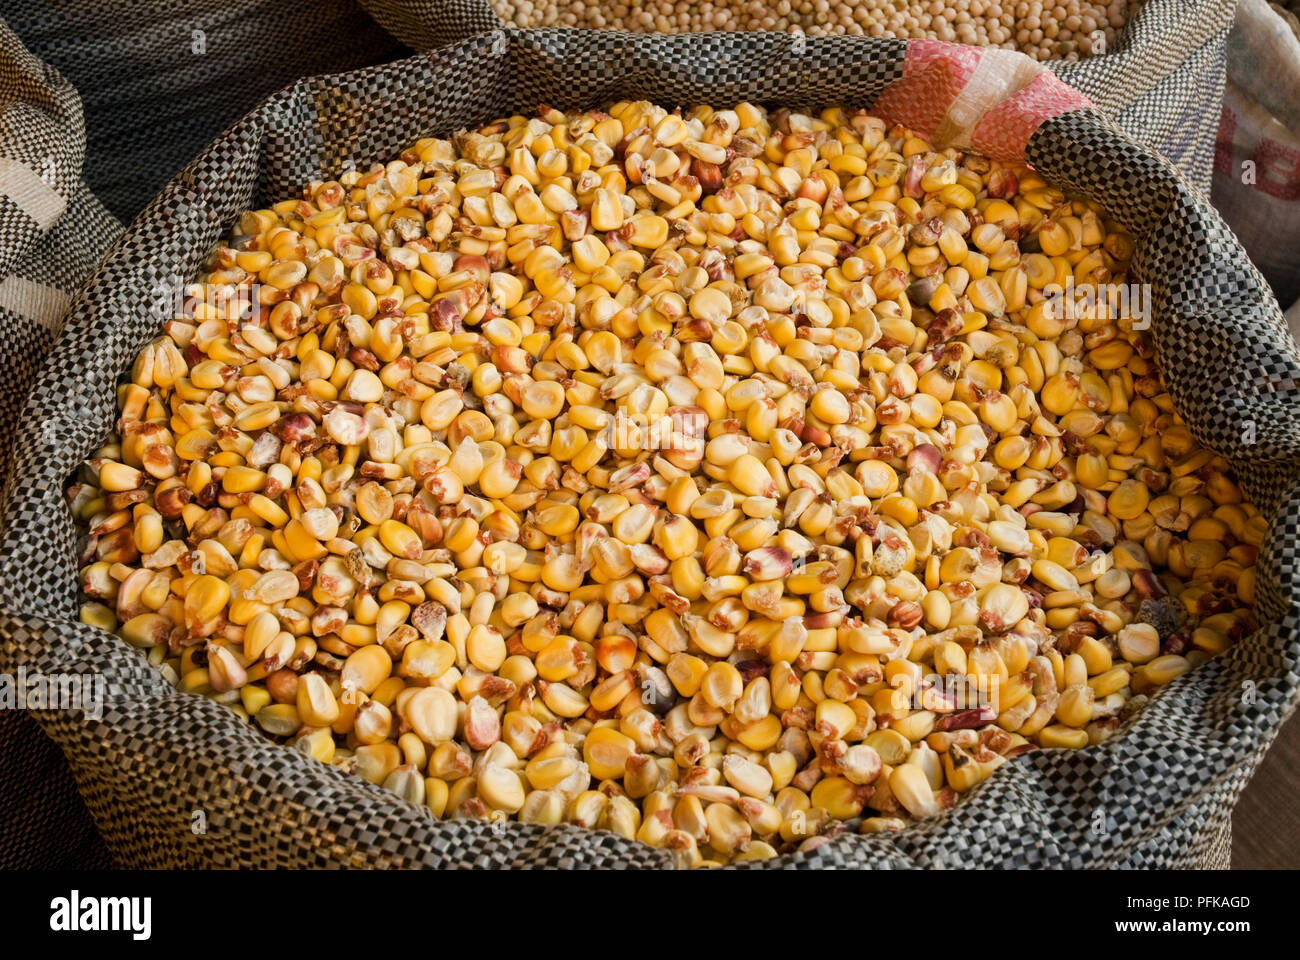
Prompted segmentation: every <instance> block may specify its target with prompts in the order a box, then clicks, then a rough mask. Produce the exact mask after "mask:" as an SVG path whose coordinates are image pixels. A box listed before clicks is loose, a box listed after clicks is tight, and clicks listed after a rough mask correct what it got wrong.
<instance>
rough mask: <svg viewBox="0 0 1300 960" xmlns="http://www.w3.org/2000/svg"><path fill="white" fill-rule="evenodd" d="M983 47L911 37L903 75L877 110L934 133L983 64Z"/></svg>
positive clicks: (927, 133)
mask: <svg viewBox="0 0 1300 960" xmlns="http://www.w3.org/2000/svg"><path fill="white" fill-rule="evenodd" d="M982 52H983V51H982V49H981V48H980V47H967V46H963V45H962V44H959V43H945V42H944V41H942V40H908V41H907V53H906V54H905V56H904V59H903V75H902V76H901V77H899V78H898V79H897V80H895V81H894V82H893V83H891V84H890V85H889V88H888V89H887V90H885V92H884V93H882V94H881V95H880V97H879V99H877V100H876V105H875V106H874V107H873V108H872V112H873V113H877V114H879V115H880V116H882V117H884V118H886V119H887V120H890V121H892V122H894V123H901V124H904V125H905V126H908V127H910V128H911V129H913V130H915V131H916V132H917V133H919V134H920V135H921V136H923V137H925V138H926V139H929V138H930V137H932V136H934V134H935V132H936V131H937V130H938V129H939V125H940V124H941V123H942V122H943V118H944V117H945V116H947V114H948V108H949V107H950V106H952V103H953V101H955V100H956V99H957V95H958V94H959V93H961V91H962V89H963V88H964V87H965V86H966V82H967V81H968V80H969V79H970V77H971V74H972V73H974V72H975V67H976V66H977V65H978V64H979V61H980V54H981V53H982Z"/></svg>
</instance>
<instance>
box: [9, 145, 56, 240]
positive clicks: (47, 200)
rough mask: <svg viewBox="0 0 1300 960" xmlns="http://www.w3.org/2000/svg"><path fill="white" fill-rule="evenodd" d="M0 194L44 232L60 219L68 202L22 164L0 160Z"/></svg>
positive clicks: (15, 161)
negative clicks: (15, 205)
mask: <svg viewBox="0 0 1300 960" xmlns="http://www.w3.org/2000/svg"><path fill="white" fill-rule="evenodd" d="M0 194H3V195H4V196H6V197H8V198H9V199H10V200H12V201H13V202H14V203H15V204H17V206H18V208H19V209H20V210H22V211H23V213H25V214H27V216H29V217H31V218H32V219H33V220H35V221H36V222H37V224H38V225H39V226H40V228H41V231H42V232H44V231H46V230H48V229H50V227H52V226H53V225H54V221H55V220H58V219H59V217H61V216H63V211H64V210H66V209H67V207H68V201H67V200H66V199H65V198H64V197H62V196H60V195H59V193H58V191H57V190H55V189H54V188H53V187H51V186H50V185H49V184H48V183H46V182H45V181H44V180H42V179H41V178H40V176H39V175H38V174H37V173H36V172H35V171H34V170H32V168H31V167H29V166H27V164H25V163H19V162H18V161H17V160H10V159H8V158H6V157H0Z"/></svg>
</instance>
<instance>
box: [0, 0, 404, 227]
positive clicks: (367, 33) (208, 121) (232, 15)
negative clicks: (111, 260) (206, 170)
mask: <svg viewBox="0 0 1300 960" xmlns="http://www.w3.org/2000/svg"><path fill="white" fill-rule="evenodd" d="M0 17H3V18H4V19H5V20H6V21H7V22H8V24H9V26H10V28H12V30H13V31H14V33H16V34H17V35H18V36H19V37H20V38H21V39H22V41H23V43H24V44H25V45H26V46H27V49H28V50H30V51H31V53H32V54H33V55H34V56H36V57H39V58H40V59H41V60H43V61H45V62H46V63H48V64H49V65H50V66H52V67H55V68H57V69H58V70H59V71H60V72H61V73H62V74H63V76H65V77H66V78H67V79H68V81H69V83H71V85H72V86H73V87H75V89H76V91H77V92H78V93H79V94H80V95H81V99H82V102H83V104H84V108H85V115H86V134H87V145H86V166H85V178H86V182H87V183H88V184H89V185H90V188H91V190H92V191H94V193H95V196H97V197H98V198H99V199H100V200H101V201H102V202H103V203H104V205H105V206H107V207H108V209H109V210H111V211H112V212H113V213H114V214H115V215H116V216H117V217H118V218H120V219H121V220H123V221H128V220H130V219H131V218H132V217H134V216H135V215H136V214H137V213H139V212H140V210H141V209H142V208H143V207H144V205H145V204H146V203H148V202H149V200H150V199H152V198H153V196H154V195H155V194H156V193H157V192H158V191H159V190H160V189H162V187H163V185H164V184H165V183H166V182H167V181H168V180H169V179H171V177H172V176H173V175H174V174H175V173H176V171H177V170H179V169H180V168H181V167H183V166H184V165H185V164H186V163H188V162H189V161H190V160H192V159H193V158H194V157H195V156H196V155H197V154H198V152H199V151H200V150H202V149H203V148H204V147H205V146H207V144H208V143H209V142H210V141H211V140H212V137H213V136H215V135H216V133H217V132H218V131H220V130H221V129H222V128H224V127H226V126H227V125H229V124H231V123H233V122H234V121H236V120H238V119H239V118H240V117H241V116H243V115H244V113H246V112H247V111H248V110H249V109H251V108H252V107H253V106H255V105H256V104H257V103H258V101H260V100H261V99H262V98H263V97H265V96H267V95H268V94H271V93H274V92H275V91H276V90H279V89H280V88H281V87H284V86H285V85H286V84H289V83H292V82H293V81H295V80H297V79H298V78H299V77H305V76H309V75H311V74H315V73H327V72H333V71H339V70H351V69H354V68H356V67H362V66H368V65H370V64H372V63H381V62H383V61H385V60H393V59H396V58H397V57H399V56H404V55H408V54H409V53H410V52H411V51H410V50H408V49H406V48H405V47H403V46H402V45H401V44H400V43H398V42H397V40H396V39H395V38H394V37H393V36H392V35H391V34H389V33H388V32H386V31H385V30H384V29H382V28H381V27H380V26H379V25H378V24H376V23H375V22H374V21H373V20H372V19H371V18H370V17H369V16H367V15H366V13H365V12H364V11H363V10H362V9H361V8H360V7H359V6H358V5H357V3H356V0H185V2H179V0H120V2H115V3H113V4H111V5H109V4H104V3H86V2H84V0H0Z"/></svg>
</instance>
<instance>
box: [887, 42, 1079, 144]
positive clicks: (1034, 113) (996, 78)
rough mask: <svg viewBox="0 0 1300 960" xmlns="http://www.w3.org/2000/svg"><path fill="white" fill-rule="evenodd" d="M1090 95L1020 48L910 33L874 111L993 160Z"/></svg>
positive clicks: (931, 137)
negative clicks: (898, 69)
mask: <svg viewBox="0 0 1300 960" xmlns="http://www.w3.org/2000/svg"><path fill="white" fill-rule="evenodd" d="M1090 106H1092V103H1091V102H1090V101H1089V100H1088V98H1087V97H1085V96H1084V95H1083V94H1082V93H1080V92H1079V91H1078V90H1075V89H1074V88H1073V87H1071V86H1068V85H1067V84H1066V83H1064V82H1063V81H1061V80H1060V79H1059V78H1058V77H1057V76H1056V74H1054V73H1052V71H1051V70H1049V69H1047V68H1046V67H1044V66H1042V65H1041V64H1039V63H1037V62H1035V61H1034V60H1031V59H1030V58H1029V57H1027V56H1025V55H1024V54H1022V53H1017V52H1014V51H1011V50H1002V49H1000V48H997V47H992V48H990V47H968V46H963V45H962V44H957V43H946V42H944V41H942V40H909V41H908V42H907V53H906V55H905V59H904V61H903V75H902V77H900V78H899V79H898V80H896V81H895V82H894V83H893V84H891V85H890V86H889V88H888V89H887V90H885V92H884V93H882V94H881V95H880V97H879V99H877V101H876V104H875V106H874V107H873V112H875V113H877V114H879V115H880V116H882V117H884V118H885V119H887V120H889V121H890V122H893V123H901V124H903V125H905V126H907V127H910V128H911V129H912V130H915V131H916V132H917V133H918V134H920V135H921V136H923V137H925V138H926V139H928V140H933V141H934V142H935V143H936V145H937V146H940V147H949V146H954V147H958V148H959V149H973V150H976V151H978V152H979V153H982V154H984V155H985V156H988V157H990V158H992V159H994V160H1001V161H1018V160H1023V159H1024V155H1025V145H1026V144H1027V143H1028V142H1029V138H1030V136H1031V135H1032V134H1033V132H1034V131H1035V130H1037V129H1038V127H1039V126H1040V125H1041V124H1042V123H1043V122H1044V121H1046V120H1048V119H1049V118H1051V117H1054V116H1056V115H1057V114H1061V113H1066V112H1068V111H1070V110H1079V109H1082V108H1084V107H1090Z"/></svg>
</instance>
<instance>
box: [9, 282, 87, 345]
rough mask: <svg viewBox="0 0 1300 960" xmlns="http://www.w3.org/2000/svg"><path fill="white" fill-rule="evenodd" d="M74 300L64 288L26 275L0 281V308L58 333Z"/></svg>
mask: <svg viewBox="0 0 1300 960" xmlns="http://www.w3.org/2000/svg"><path fill="white" fill-rule="evenodd" d="M70 300H71V298H70V297H69V296H68V295H67V294H66V293H64V292H63V291H62V290H58V289H56V288H55V287H50V286H46V285H45V284H43V283H36V282H34V281H32V280H24V279H23V278H22V277H14V276H9V277H6V278H5V280H4V282H3V283H0V307H3V308H4V309H6V310H9V311H12V312H13V313H16V314H18V315H19V316H22V317H26V318H28V319H29V320H35V321H36V322H37V323H39V324H40V325H41V326H43V327H45V328H46V329H48V330H53V331H55V332H56V333H57V332H58V330H59V328H60V327H61V326H62V325H63V317H64V315H65V314H67V312H68V303H69V301H70Z"/></svg>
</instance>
